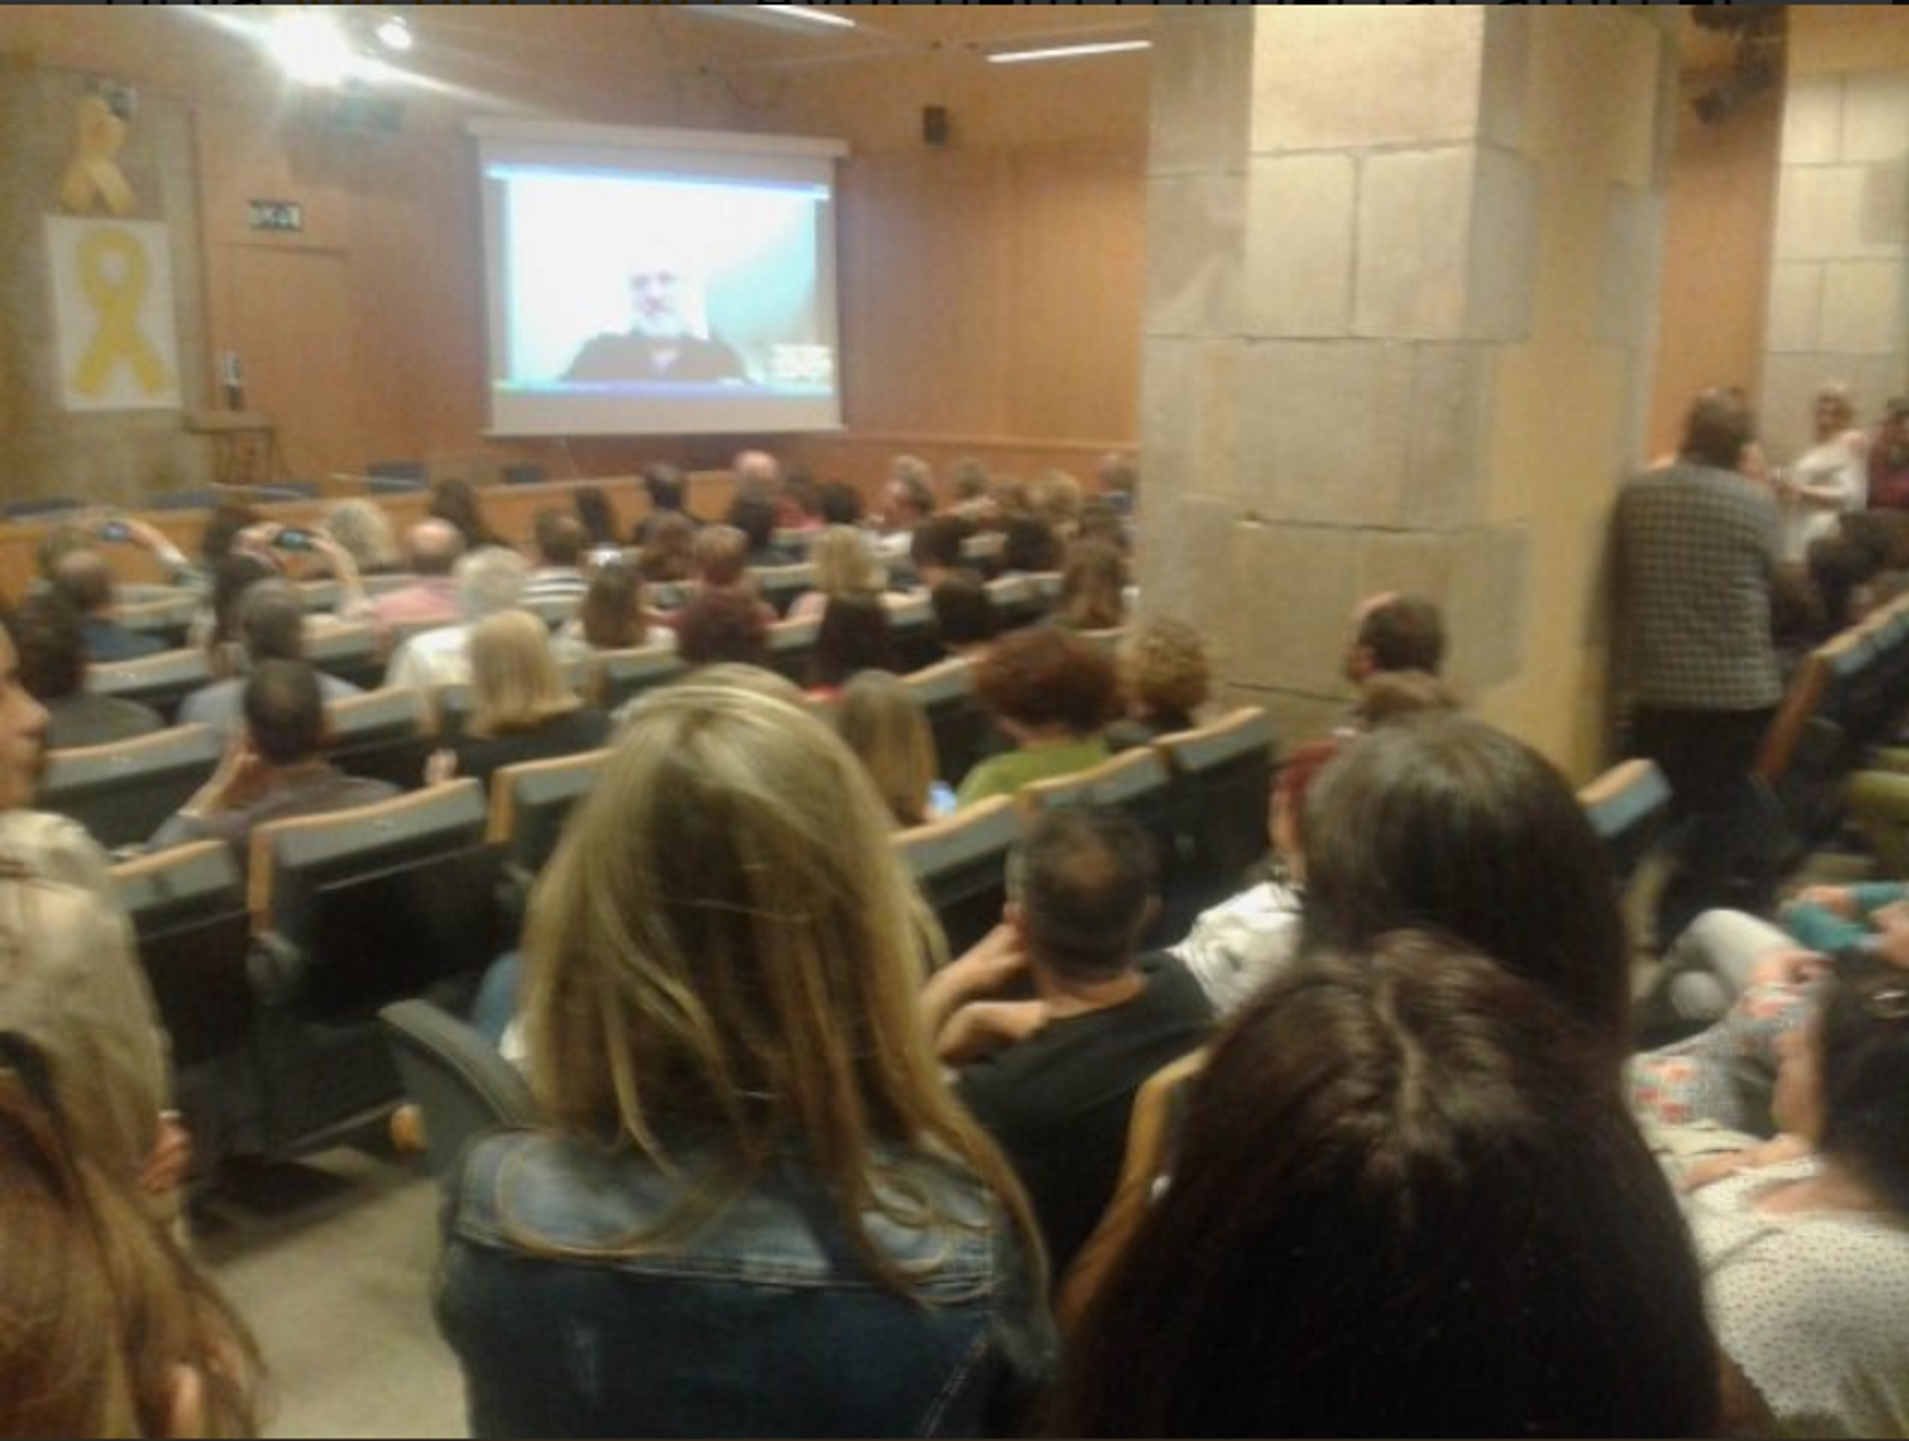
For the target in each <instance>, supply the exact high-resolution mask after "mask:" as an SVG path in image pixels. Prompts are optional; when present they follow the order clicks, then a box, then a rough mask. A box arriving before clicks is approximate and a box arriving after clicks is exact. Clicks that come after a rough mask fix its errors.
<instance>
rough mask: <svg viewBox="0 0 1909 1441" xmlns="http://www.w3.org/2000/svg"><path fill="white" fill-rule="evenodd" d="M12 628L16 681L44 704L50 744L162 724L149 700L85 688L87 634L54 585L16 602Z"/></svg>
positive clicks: (87, 742) (146, 730)
mask: <svg viewBox="0 0 1909 1441" xmlns="http://www.w3.org/2000/svg"><path fill="white" fill-rule="evenodd" d="M13 633H14V635H15V637H16V638H17V640H18V642H19V647H20V680H21V684H23V685H24V686H25V687H26V690H27V694H29V695H31V696H32V697H33V698H34V699H35V700H37V701H38V702H39V703H40V704H41V705H43V706H45V707H46V712H47V716H48V721H47V731H46V745H47V748H48V749H49V750H71V749H73V748H74V747H77V746H101V745H111V744H112V743H113V742H114V741H123V740H131V739H132V738H133V737H134V736H143V735H151V734H152V733H153V732H154V731H157V730H162V729H164V727H165V724H166V723H165V720H164V719H163V718H162V717H161V716H160V714H159V712H158V711H156V710H154V709H153V708H152V707H151V706H147V705H141V704H140V703H139V702H138V701H132V700H124V699H122V698H120V697H119V696H110V695H95V694H94V693H93V692H91V691H89V690H87V688H86V676H87V671H88V670H89V669H90V662H89V660H88V657H87V654H86V634H85V631H84V629H83V628H82V627H81V624H80V618H79V613H78V612H77V611H75V610H74V609H73V607H72V606H71V605H70V604H68V603H67V601H66V598H65V597H64V596H62V595H61V594H60V593H59V592H58V591H46V592H43V593H42V594H39V595H30V596H28V597H27V598H26V599H25V600H24V601H23V602H21V604H20V609H19V611H18V613H17V614H16V616H15V618H14V627H13Z"/></svg>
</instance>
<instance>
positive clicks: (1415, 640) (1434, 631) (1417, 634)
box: [1355, 595, 1445, 675]
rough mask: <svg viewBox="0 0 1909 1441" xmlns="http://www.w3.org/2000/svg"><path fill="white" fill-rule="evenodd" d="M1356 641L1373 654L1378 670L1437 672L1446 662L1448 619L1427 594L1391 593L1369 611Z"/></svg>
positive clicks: (1375, 666) (1360, 626)
mask: <svg viewBox="0 0 1909 1441" xmlns="http://www.w3.org/2000/svg"><path fill="white" fill-rule="evenodd" d="M1355 643H1356V644H1358V645H1361V646H1364V647H1365V648H1366V649H1367V650H1369V651H1370V652H1371V653H1372V664H1373V668H1374V669H1376V670H1422V671H1424V672H1425V673H1426V674H1427V675H1437V674H1438V670H1439V667H1440V666H1441V665H1443V664H1444V663H1445V620H1444V617H1443V616H1441V615H1440V614H1439V612H1438V607H1437V606H1435V605H1433V604H1432V603H1431V602H1430V601H1429V600H1427V599H1425V597H1424V596H1420V595H1395V596H1391V597H1390V598H1388V599H1386V600H1384V601H1381V602H1380V603H1379V604H1378V605H1375V606H1374V607H1373V608H1372V609H1371V610H1369V611H1367V612H1366V614H1365V617H1364V619H1362V620H1361V621H1360V622H1359V635H1358V639H1357V641H1356V642H1355Z"/></svg>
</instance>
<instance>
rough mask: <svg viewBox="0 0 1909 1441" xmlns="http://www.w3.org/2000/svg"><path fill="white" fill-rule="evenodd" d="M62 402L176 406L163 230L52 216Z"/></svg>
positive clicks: (89, 406)
mask: <svg viewBox="0 0 1909 1441" xmlns="http://www.w3.org/2000/svg"><path fill="white" fill-rule="evenodd" d="M46 224H47V249H48V253H49V255H50V256H51V257H52V268H53V286H52V290H53V309H54V322H55V330H56V333H57V336H58V342H59V343H58V346H57V350H58V352H59V362H60V397H61V403H62V404H63V405H64V406H65V407H66V408H67V409H68V410H176V409H178V408H179V405H180V403H181V401H180V393H179V347H178V340H177V336H176V332H175V329H174V325H173V307H172V255H171V250H170V247H169V246H168V244H167V236H166V227H165V226H163V225H159V224H155V223H153V222H150V221H126V220H74V219H68V218H65V217H61V216H48V217H47V222H46Z"/></svg>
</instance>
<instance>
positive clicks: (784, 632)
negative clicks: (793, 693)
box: [769, 618, 822, 685]
mask: <svg viewBox="0 0 1909 1441" xmlns="http://www.w3.org/2000/svg"><path fill="white" fill-rule="evenodd" d="M821 629H822V622H821V621H820V620H816V619H813V618H811V619H809V620H779V621H777V622H776V623H775V624H774V625H772V626H770V627H769V668H770V669H771V670H773V671H775V672H776V673H777V674H779V675H782V676H786V677H787V678H788V679H790V680H792V681H794V682H795V683H796V684H797V685H807V684H808V682H809V656H810V655H811V654H812V653H813V652H814V650H815V637H816V635H817V633H818V632H820V630H821Z"/></svg>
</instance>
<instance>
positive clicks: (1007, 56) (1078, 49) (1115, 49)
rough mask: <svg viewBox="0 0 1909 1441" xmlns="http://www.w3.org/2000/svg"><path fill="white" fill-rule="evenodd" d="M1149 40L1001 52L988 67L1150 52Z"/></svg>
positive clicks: (993, 57) (1114, 41)
mask: <svg viewBox="0 0 1909 1441" xmlns="http://www.w3.org/2000/svg"><path fill="white" fill-rule="evenodd" d="M1152 48H1153V42H1152V41H1151V40H1107V41H1101V42H1098V43H1096V44H1091V45H1057V46H1053V47H1051V48H1049V49H1045V50H1003V51H1001V52H1000V53H999V54H996V55H990V56H989V57H988V63H989V64H990V65H1020V64H1022V63H1024V62H1026V61H1029V60H1076V59H1079V58H1081V57H1082V56H1086V55H1119V54H1122V53H1124V52H1126V51H1129V50H1151V49H1152Z"/></svg>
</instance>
